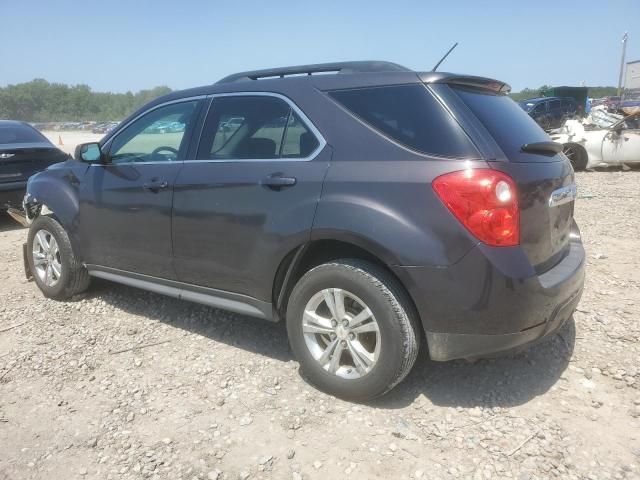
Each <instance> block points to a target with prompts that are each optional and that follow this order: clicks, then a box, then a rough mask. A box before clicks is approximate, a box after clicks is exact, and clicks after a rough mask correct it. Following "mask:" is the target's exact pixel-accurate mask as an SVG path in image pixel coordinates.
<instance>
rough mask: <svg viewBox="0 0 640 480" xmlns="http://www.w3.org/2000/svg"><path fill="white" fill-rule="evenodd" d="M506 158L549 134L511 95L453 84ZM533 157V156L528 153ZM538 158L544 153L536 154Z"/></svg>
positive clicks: (514, 155) (455, 90)
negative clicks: (523, 146) (525, 145)
mask: <svg viewBox="0 0 640 480" xmlns="http://www.w3.org/2000/svg"><path fill="white" fill-rule="evenodd" d="M452 90H453V91H454V92H456V93H457V94H458V95H459V96H460V98H462V100H463V101H464V103H465V104H466V105H467V106H468V107H469V108H470V109H471V111H472V112H473V113H474V114H475V116H476V117H478V119H479V120H480V121H481V122H482V124H483V125H484V127H485V128H486V129H487V130H488V131H489V133H490V134H491V136H492V137H493V138H494V139H495V141H496V142H497V143H498V145H499V146H500V148H501V149H502V150H503V152H504V153H505V154H506V155H507V157H509V158H517V157H518V156H520V154H521V151H520V149H521V147H522V145H524V144H525V143H534V142H548V141H549V137H548V136H547V134H546V133H544V131H543V130H542V128H540V126H539V125H538V124H537V123H536V122H535V120H533V119H532V118H531V117H530V116H529V115H527V114H526V112H524V111H523V110H522V108H520V107H519V106H518V104H517V103H516V102H514V101H513V100H512V99H511V98H509V97H508V96H506V95H504V94H496V93H493V92H488V91H484V90H477V89H470V88H463V87H453V88H452ZM530 157H536V155H530ZM538 157H540V158H541V160H544V158H545V157H544V156H543V155H542V156H540V155H538Z"/></svg>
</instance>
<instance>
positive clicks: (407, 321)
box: [287, 259, 420, 401]
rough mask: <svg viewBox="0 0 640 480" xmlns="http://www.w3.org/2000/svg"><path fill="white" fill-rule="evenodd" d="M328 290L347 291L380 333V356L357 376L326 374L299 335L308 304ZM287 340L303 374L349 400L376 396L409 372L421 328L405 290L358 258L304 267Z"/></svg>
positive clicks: (290, 304)
mask: <svg viewBox="0 0 640 480" xmlns="http://www.w3.org/2000/svg"><path fill="white" fill-rule="evenodd" d="M327 288H339V289H342V290H346V291H348V292H350V293H352V294H354V295H356V296H357V297H358V298H359V299H362V301H363V302H364V303H365V304H366V306H368V308H369V309H370V310H371V312H372V313H373V316H374V317H375V320H376V321H377V324H378V327H379V333H380V342H381V343H380V351H379V356H378V359H377V361H376V362H375V364H374V365H373V367H371V370H370V371H368V373H366V374H364V375H362V376H361V377H359V378H351V379H348V378H343V377H340V376H338V375H336V374H333V373H329V371H328V370H325V369H324V368H323V367H322V366H321V364H320V363H319V362H318V361H317V360H316V359H315V358H314V357H313V355H312V354H311V351H310V350H309V348H308V347H307V344H306V342H305V338H304V334H303V325H302V323H303V322H302V318H303V314H304V310H305V307H306V306H307V302H309V300H310V299H311V298H312V297H313V296H314V295H316V294H317V293H318V292H321V291H322V290H324V289H327ZM287 332H288V335H289V343H290V345H291V349H292V350H293V352H294V355H295V356H296V358H297V360H298V361H299V362H300V366H301V369H302V372H303V374H304V375H305V376H306V377H307V378H308V380H309V381H310V382H311V383H312V384H314V385H315V386H317V387H318V388H319V389H320V390H322V391H324V392H326V393H329V394H331V395H334V396H336V397H339V398H343V399H345V400H351V401H365V400H369V399H372V398H375V397H377V396H380V395H382V394H384V393H386V392H388V391H389V390H391V389H392V388H393V387H394V386H395V385H397V384H398V383H399V382H400V381H402V379H403V378H404V377H405V376H406V375H407V374H408V373H409V371H410V370H411V367H412V366H413V364H414V362H415V360H416V357H417V355H418V350H419V343H420V330H419V327H418V321H417V314H416V312H415V309H414V307H413V304H412V303H411V301H410V300H409V298H408V296H407V294H406V292H405V290H404V289H403V288H402V287H401V286H400V285H399V283H398V282H397V280H396V279H395V278H394V277H392V276H391V275H390V274H389V273H387V272H386V271H384V270H383V269H382V268H379V267H377V266H376V265H374V264H371V263H369V262H365V261H362V260H356V259H343V260H336V261H333V262H331V263H326V264H323V265H320V266H318V267H315V268H313V269H311V270H310V271H308V272H307V273H306V274H305V275H304V276H303V277H302V278H301V279H300V280H299V281H298V283H297V284H296V286H295V287H294V289H293V291H292V292H291V296H290V297H289V302H288V307H287Z"/></svg>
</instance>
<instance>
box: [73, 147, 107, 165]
mask: <svg viewBox="0 0 640 480" xmlns="http://www.w3.org/2000/svg"><path fill="white" fill-rule="evenodd" d="M73 158H75V159H76V160H78V161H79V162H86V163H98V162H102V161H103V160H104V155H103V154H102V150H101V149H100V144H99V143H97V142H91V143H81V144H80V145H78V146H77V147H76V149H75V152H74V154H73Z"/></svg>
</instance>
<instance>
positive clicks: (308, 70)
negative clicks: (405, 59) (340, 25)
mask: <svg viewBox="0 0 640 480" xmlns="http://www.w3.org/2000/svg"><path fill="white" fill-rule="evenodd" d="M410 71H411V70H410V69H408V68H407V67H403V66H402V65H398V64H397V63H392V62H383V61H378V60H361V61H355V62H333V63H316V64H310V65H295V66H291V67H278V68H268V69H265V70H250V71H247V72H239V73H234V74H233V75H229V76H226V77H224V78H222V79H221V80H218V81H217V82H216V84H221V83H231V82H239V81H246V80H258V79H260V78H284V77H286V76H294V75H305V74H306V75H308V76H311V75H313V74H322V73H342V74H344V73H374V72H410Z"/></svg>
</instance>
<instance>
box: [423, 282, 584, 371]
mask: <svg viewBox="0 0 640 480" xmlns="http://www.w3.org/2000/svg"><path fill="white" fill-rule="evenodd" d="M581 294H582V291H580V292H577V293H576V295H575V296H574V297H572V298H570V299H569V300H567V301H565V302H564V303H563V304H561V305H559V306H558V308H557V309H556V312H554V314H553V315H552V318H551V319H550V320H548V321H546V322H544V323H543V324H541V325H537V326H535V327H532V328H529V329H527V330H525V331H523V332H516V333H506V334H503V335H480V334H464V333H435V332H427V334H426V335H427V344H428V345H429V356H430V357H431V358H432V359H433V360H437V361H446V360H453V359H456V358H469V359H471V358H481V357H484V356H491V355H495V354H499V353H506V352H510V351H512V350H515V349H518V348H519V347H526V346H528V345H531V344H533V343H536V342H537V341H538V340H540V339H542V338H544V337H548V336H551V335H553V334H554V333H555V332H557V331H558V330H559V329H560V328H561V327H562V325H564V323H565V322H566V321H567V320H568V319H569V318H570V317H571V315H572V314H573V312H574V311H575V309H576V307H577V306H578V303H579V302H580V296H581Z"/></svg>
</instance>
